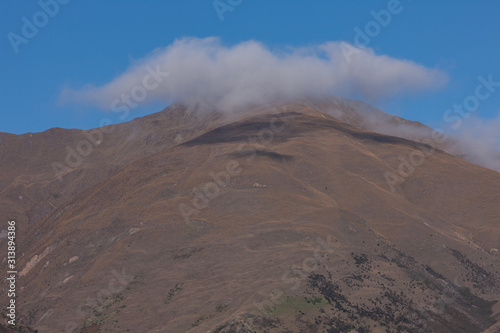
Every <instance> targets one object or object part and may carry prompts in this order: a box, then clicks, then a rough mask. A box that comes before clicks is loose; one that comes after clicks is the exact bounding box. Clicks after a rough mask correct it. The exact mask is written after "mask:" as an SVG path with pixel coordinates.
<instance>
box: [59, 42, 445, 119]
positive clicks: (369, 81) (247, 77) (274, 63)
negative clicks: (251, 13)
mask: <svg viewBox="0 0 500 333" xmlns="http://www.w3.org/2000/svg"><path fill="white" fill-rule="evenodd" d="M346 45H348V44H346V43H343V44H342V43H339V42H327V43H324V44H321V45H316V46H311V47H307V48H286V50H279V51H274V52H273V51H271V50H270V49H269V48H267V47H265V46H264V45H262V44H261V43H259V42H255V41H248V42H242V43H239V44H237V45H234V46H230V47H228V46H224V45H222V44H221V42H220V40H219V39H218V38H214V37H210V38H204V39H197V38H183V39H180V40H177V41H175V42H174V43H173V44H172V45H170V46H168V47H166V48H164V49H160V50H155V51H154V52H153V53H152V54H151V55H149V56H148V57H146V58H144V59H142V60H140V61H139V62H137V63H135V64H133V65H132V66H131V67H130V68H129V69H128V70H127V71H125V72H124V73H123V74H121V75H120V76H118V77H116V78H114V79H113V80H112V81H110V82H109V83H107V84H105V85H103V86H99V87H96V86H94V85H88V86H86V87H83V88H81V89H71V88H65V89H64V90H63V91H62V92H61V94H60V101H61V102H65V103H68V102H69V103H81V104H93V105H97V106H99V107H100V108H102V109H105V110H109V109H112V108H116V107H119V106H120V105H121V104H124V103H126V102H125V99H126V98H131V101H132V102H133V103H134V104H135V102H142V103H147V102H152V101H164V102H167V103H169V102H173V101H175V100H184V101H187V102H190V103H193V102H200V103H201V104H202V105H206V106H208V107H215V108H218V109H221V110H224V111H231V110H235V109H238V108H241V107H244V106H246V105H249V104H259V103H265V102H270V101H273V100H276V99H288V98H300V97H305V96H321V95H325V94H327V93H334V94H341V95H344V96H347V97H353V96H354V97H361V98H364V99H368V100H374V99H380V98H388V97H391V96H394V95H396V94H403V93H415V92H418V91H422V90H426V89H435V88H439V87H441V86H443V85H444V84H445V83H446V81H447V76H446V74H444V73H443V72H441V71H439V70H436V69H429V68H426V67H424V66H422V65H419V64H416V63H414V62H411V61H408V60H399V59H395V58H391V57H388V56H385V55H376V54H375V53H374V52H373V50H371V49H370V48H362V49H361V48H355V47H354V46H352V45H348V47H349V48H354V49H351V50H354V51H355V52H353V53H352V54H351V55H350V56H349V57H348V59H347V58H346V57H345V56H344V53H343V52H342V48H341V46H343V47H344V48H345V46H346ZM348 60H349V61H348ZM148 67H149V69H150V70H151V69H152V68H159V69H160V71H162V72H168V73H169V75H168V77H165V78H163V79H162V80H161V82H159V84H158V86H157V87H156V88H155V89H146V90H145V91H146V96H143V95H144V94H142V95H141V94H140V93H141V92H143V91H142V90H141V88H140V87H144V78H145V77H146V76H147V74H148V71H147V70H146V68H148ZM148 83H149V84H150V86H151V85H152V83H154V80H151V81H148ZM134 89H135V90H134ZM131 92H135V97H127V94H128V95H130V94H131ZM136 97H139V98H136ZM143 98H144V99H143ZM142 99H143V100H142ZM124 105H125V104H124ZM129 106H130V105H129Z"/></svg>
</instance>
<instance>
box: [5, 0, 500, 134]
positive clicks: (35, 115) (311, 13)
mask: <svg viewBox="0 0 500 333" xmlns="http://www.w3.org/2000/svg"><path fill="white" fill-rule="evenodd" d="M54 1H55V0H54ZM60 1H61V3H63V2H67V3H66V4H59V5H58V6H59V9H58V12H57V13H55V15H53V17H48V16H47V17H48V19H47V22H46V23H44V22H42V23H41V24H40V25H41V26H40V27H39V28H38V32H37V33H36V35H35V36H33V37H30V38H26V40H25V41H27V43H24V44H23V43H21V44H19V45H17V49H18V50H17V51H18V52H17V53H16V52H15V48H14V47H13V46H12V43H11V41H10V40H9V33H14V34H16V35H18V36H21V37H22V36H23V33H22V28H23V25H24V24H25V23H24V21H23V17H26V19H27V20H28V21H30V22H33V20H34V17H33V16H34V15H35V16H36V15H37V13H39V12H40V11H41V10H42V8H41V5H40V3H39V2H37V1H18V0H6V1H2V2H1V3H0V15H1V20H0V30H1V31H0V35H1V36H2V39H1V43H0V74H1V79H0V89H1V91H2V98H1V99H0V110H1V118H0V119H1V121H0V131H1V132H10V133H16V134H21V133H26V132H40V131H43V130H46V129H49V128H51V127H63V128H82V129H88V128H94V127H98V126H99V123H100V121H101V120H102V119H103V118H104V117H107V118H109V119H112V121H113V122H115V123H116V122H120V121H121V120H120V119H119V117H118V116H117V114H114V113H110V112H109V111H105V110H101V109H99V108H98V107H97V106H95V105H89V104H84V103H82V104H81V105H79V104H78V103H71V104H63V105H61V104H60V103H58V100H59V97H60V94H61V91H62V90H63V89H64V87H71V88H72V89H80V88H82V87H83V86H85V85H87V84H93V85H96V86H100V85H103V84H106V83H107V82H110V81H112V80H114V79H115V78H116V77H118V76H120V75H121V74H122V73H124V72H125V71H126V70H127V68H129V66H130V64H131V63H133V62H134V61H137V60H139V59H142V58H144V57H146V56H148V55H149V54H151V52H152V51H153V50H155V49H158V48H165V47H167V46H169V45H171V44H172V43H173V42H174V41H175V40H176V39H181V38H183V37H197V38H205V37H209V36H217V37H219V38H220V41H221V43H222V44H223V45H225V46H231V45H236V44H239V43H241V42H244V41H248V40H256V41H259V42H261V43H263V45H265V46H266V47H267V48H269V49H270V50H286V49H287V48H290V47H292V48H299V47H308V46H311V45H321V44H323V43H325V42H328V41H345V42H348V43H351V44H354V45H356V44H355V39H354V37H355V31H354V28H355V27H359V28H360V29H361V30H362V31H364V30H365V27H366V24H367V23H369V22H370V21H373V20H374V17H373V16H372V14H371V11H375V12H379V11H380V10H383V9H387V7H388V4H389V3H391V1H394V0H390V1H373V0H372V1H332V0H323V1H320V0H317V1H298V0H287V1H269V0H242V1H238V0H220V1H222V3H226V4H227V5H228V6H231V9H232V10H231V11H226V12H224V14H223V18H224V20H221V19H220V15H218V13H217V11H216V9H215V8H214V1H213V0H207V1H205V0H182V1H181V0H178V1H126V0H123V1H97V0H88V1H78V0H70V1H68V0H65V1H62V0H60ZM51 2H52V0H42V1H41V3H51ZM231 3H232V4H233V5H231ZM399 6H400V8H402V10H401V11H400V13H398V14H394V15H392V16H391V21H390V23H389V24H388V25H387V26H385V27H381V28H380V32H379V33H378V34H376V35H375V36H374V37H373V38H370V41H369V43H368V45H367V46H368V47H369V48H371V49H373V51H374V52H375V53H376V54H377V55H387V56H389V57H391V58H395V59H401V60H409V61H412V62H414V63H417V64H420V65H422V66H425V67H426V68H429V69H438V70H439V71H441V72H443V73H445V74H446V75H447V76H448V82H447V83H446V85H444V86H442V87H441V88H440V89H427V90H426V89H423V90H422V91H419V92H417V93H414V94H401V95H397V96H395V97H394V96H393V97H391V98H380V99H377V100H374V101H370V102H372V103H373V104H375V106H377V107H379V108H381V109H383V110H384V111H386V112H389V113H392V114H396V115H399V116H402V117H404V118H407V119H412V120H418V121H421V122H423V123H425V124H428V125H431V126H443V124H442V119H443V113H444V112H445V111H446V110H447V109H448V108H450V107H452V106H453V104H454V103H462V102H463V101H464V99H465V98H466V97H467V96H470V95H471V94H474V90H475V88H476V86H477V85H478V83H479V81H478V76H483V77H485V78H487V77H488V75H491V76H492V78H493V80H494V81H500V66H498V60H497V57H498V55H499V54H500V43H498V41H497V40H496V37H497V36H498V32H499V31H500V20H498V13H499V12H500V3H499V2H497V1H493V0H491V1H475V2H472V1H464V0H463V1H460V0H454V1H451V0H450V1H423V0H413V1H410V0H401V1H400V5H399ZM42 16H43V15H42ZM42 16H40V14H38V17H37V18H38V19H40V20H42V19H43V17H42ZM10 36H11V37H12V34H11V35H10ZM164 106H166V103H165V102H162V101H152V102H151V103H148V104H143V105H142V104H141V105H139V107H137V108H134V109H133V110H132V111H131V113H130V115H129V116H127V117H126V118H125V119H123V120H124V121H128V120H131V119H133V118H134V117H137V116H143V115H145V114H149V113H153V112H156V111H159V110H161V109H162V108H163V107H164ZM499 110H500V88H498V91H496V92H493V93H492V94H491V96H490V97H488V98H487V99H485V100H482V101H481V102H480V105H479V107H478V109H477V111H475V114H476V115H477V116H479V117H480V118H482V119H493V118H497V117H498V112H499Z"/></svg>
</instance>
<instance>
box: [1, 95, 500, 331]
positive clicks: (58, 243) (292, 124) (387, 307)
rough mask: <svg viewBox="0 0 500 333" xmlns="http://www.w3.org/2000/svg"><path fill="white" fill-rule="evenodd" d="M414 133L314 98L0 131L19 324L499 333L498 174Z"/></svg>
mask: <svg viewBox="0 0 500 333" xmlns="http://www.w3.org/2000/svg"><path fill="white" fill-rule="evenodd" d="M390 131H393V133H392V134H393V135H389V134H387V133H390ZM381 132H382V133H381ZM395 132H397V133H395ZM432 132H433V131H432V130H431V129H430V128H427V127H425V126H424V125H422V124H419V123H416V122H410V121H407V120H404V119H401V118H398V117H394V116H390V115H388V114H385V113H383V112H382V111H380V110H377V109H375V108H373V107H370V106H369V105H367V104H364V103H362V102H355V101H349V100H345V99H340V98H335V97H332V98H327V99H307V100H301V101H295V102H290V103H275V104H269V105H265V106H259V107H253V108H250V109H249V110H246V112H241V113H235V114H232V115H226V114H223V113H220V112H216V111H213V112H203V113H202V112H200V111H199V110H197V108H196V107H188V106H186V105H183V104H182V103H176V104H173V105H172V106H170V107H168V108H166V109H165V110H163V111H161V112H159V113H157V114H154V115H150V116H146V117H142V118H137V119H135V120H133V121H130V122H128V123H122V124H119V125H112V126H111V127H110V126H108V127H103V128H99V129H94V130H89V131H81V130H75V129H72V130H64V129H51V130H48V131H46V132H43V133H36V134H30V133H28V134H24V135H11V134H6V133H2V134H1V138H2V142H1V143H0V158H1V164H0V165H1V168H2V172H1V175H0V185H1V192H0V210H1V212H2V216H4V217H5V219H6V220H7V219H9V220H15V221H16V223H17V256H18V259H17V264H16V265H17V267H18V268H17V269H18V272H19V273H18V281H17V283H18V288H19V289H18V295H17V302H18V304H19V305H18V308H17V311H18V315H19V316H20V317H19V318H18V319H19V320H20V323H21V325H23V326H24V327H29V328H25V329H26V331H29V330H30V329H32V330H38V332H51V333H52V332H87V333H90V332H208V331H209V332H211V333H214V332H358V333H362V332H499V331H500V323H499V318H500V315H499V313H500V305H499V304H498V302H497V301H498V299H499V296H500V288H499V286H500V285H499V283H500V281H499V270H500V257H499V254H498V247H499V244H498V240H499V239H500V220H499V217H500V206H499V205H498V202H500V192H499V191H498V188H499V186H500V174H499V173H497V172H495V171H492V170H489V169H486V168H483V167H480V166H478V165H475V164H472V163H470V162H468V161H466V160H464V159H462V158H460V157H459V156H454V155H451V154H449V153H446V152H445V151H443V150H441V149H444V148H445V146H446V144H445V143H443V142H441V141H439V140H435V138H434V139H432ZM383 133H386V134H383ZM404 133H406V134H407V135H405V134H404ZM396 134H398V135H396ZM431 139H432V140H434V141H432V140H431ZM429 140H431V141H429ZM432 142H435V143H436V144H435V145H432ZM4 225H5V226H7V223H6V221H5V224H4ZM5 229H6V227H5ZM5 236H6V231H2V239H1V246H2V247H3V248H6V246H7V244H6V238H5ZM3 261H4V262H5V261H6V258H3ZM6 291H7V289H6V286H3V288H2V293H1V302H2V304H7V301H8V299H7V295H6Z"/></svg>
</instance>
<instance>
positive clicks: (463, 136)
mask: <svg viewBox="0 0 500 333" xmlns="http://www.w3.org/2000/svg"><path fill="white" fill-rule="evenodd" d="M453 134H454V136H453V140H454V144H453V146H452V147H451V148H450V152H451V153H454V154H461V155H462V154H463V155H464V157H465V158H466V159H467V160H469V161H471V162H473V163H476V164H479V165H482V166H484V167H486V168H489V169H492V170H495V171H498V172H500V115H499V116H498V117H497V118H493V119H488V120H483V119H480V118H478V117H476V116H471V117H470V118H469V119H467V120H466V121H464V122H463V123H462V126H460V128H458V129H457V131H456V133H453Z"/></svg>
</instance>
